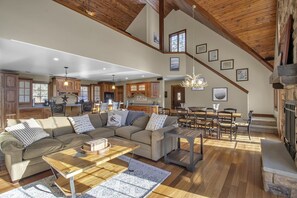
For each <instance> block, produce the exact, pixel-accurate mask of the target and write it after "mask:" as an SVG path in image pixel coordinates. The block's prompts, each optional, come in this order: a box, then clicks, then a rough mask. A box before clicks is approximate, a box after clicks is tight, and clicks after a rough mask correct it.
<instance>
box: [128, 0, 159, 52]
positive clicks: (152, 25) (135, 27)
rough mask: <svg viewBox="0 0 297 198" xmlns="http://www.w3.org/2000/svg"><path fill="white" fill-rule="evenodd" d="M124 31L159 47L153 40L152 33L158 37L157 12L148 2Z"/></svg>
mask: <svg viewBox="0 0 297 198" xmlns="http://www.w3.org/2000/svg"><path fill="white" fill-rule="evenodd" d="M126 31H127V32H129V33H130V34H132V35H133V36H135V37H137V38H139V39H141V40H143V41H145V42H147V43H148V44H150V45H152V46H154V47H156V48H159V44H157V43H155V42H154V35H157V36H158V37H159V14H158V13H157V12H156V11H155V10H154V9H153V8H152V7H151V6H150V5H149V4H146V6H145V7H144V8H143V9H142V10H141V12H140V13H139V14H138V15H137V17H136V18H135V19H134V20H133V22H132V23H131V24H130V25H129V27H128V28H127V30H126Z"/></svg>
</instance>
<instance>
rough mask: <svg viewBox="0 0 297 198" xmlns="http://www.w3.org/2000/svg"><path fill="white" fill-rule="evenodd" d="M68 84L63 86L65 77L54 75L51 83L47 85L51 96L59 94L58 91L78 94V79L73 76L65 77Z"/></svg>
mask: <svg viewBox="0 0 297 198" xmlns="http://www.w3.org/2000/svg"><path fill="white" fill-rule="evenodd" d="M67 81H68V86H64V82H65V78H64V77H54V78H53V79H52V82H51V85H50V86H49V87H50V88H51V89H52V91H49V93H51V95H50V98H51V97H55V96H59V95H60V93H73V94H76V95H79V94H80V86H81V85H80V80H78V79H74V78H67Z"/></svg>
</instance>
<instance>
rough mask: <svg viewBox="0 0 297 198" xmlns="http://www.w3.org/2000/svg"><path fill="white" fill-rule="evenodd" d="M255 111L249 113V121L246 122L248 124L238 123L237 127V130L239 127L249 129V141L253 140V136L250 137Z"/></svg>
mask: <svg viewBox="0 0 297 198" xmlns="http://www.w3.org/2000/svg"><path fill="white" fill-rule="evenodd" d="M253 112H254V111H253V110H251V111H249V114H248V119H247V120H246V122H236V123H235V124H236V127H237V130H238V128H239V127H244V128H246V129H247V132H248V134H249V139H250V140H251V135H250V128H251V123H252V120H253Z"/></svg>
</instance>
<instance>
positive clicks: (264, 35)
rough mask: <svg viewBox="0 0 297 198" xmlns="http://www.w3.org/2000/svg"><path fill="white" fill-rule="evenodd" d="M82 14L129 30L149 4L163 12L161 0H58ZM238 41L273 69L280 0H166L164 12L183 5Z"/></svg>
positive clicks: (221, 32)
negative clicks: (160, 8)
mask: <svg viewBox="0 0 297 198" xmlns="http://www.w3.org/2000/svg"><path fill="white" fill-rule="evenodd" d="M54 1H56V2H58V3H60V4H62V5H65V6H66V7H68V8H70V9H72V10H75V11H77V12H79V13H81V14H84V15H87V16H89V15H88V14H87V13H86V10H89V11H91V12H94V16H89V17H91V18H93V19H94V20H97V21H100V22H102V23H104V24H107V25H109V26H112V27H115V28H117V29H119V30H122V31H125V30H126V29H127V28H128V27H129V25H130V24H131V23H132V21H133V20H134V19H135V18H136V16H137V15H138V14H139V12H140V11H141V10H142V8H143V7H144V6H145V4H149V5H150V6H152V7H153V9H154V10H156V11H157V12H159V0H54ZM193 4H196V6H197V8H196V12H195V18H196V19H197V20H198V21H200V22H201V23H203V24H204V25H206V26H208V27H209V28H211V29H212V30H214V31H216V32H217V33H218V34H220V35H222V36H224V37H225V38H227V39H229V40H230V41H231V42H233V43H234V44H236V45H238V46H239V47H241V48H242V49H244V50H245V51H247V52H248V53H250V54H251V55H252V56H254V57H255V58H256V59H257V60H259V61H260V62H261V63H262V64H263V65H264V66H266V67H267V68H268V69H270V70H272V68H273V61H274V41H275V30H276V29H275V28H276V4H277V3H276V0H164V16H167V15H168V14H169V13H170V12H171V11H172V10H173V9H175V10H177V9H180V10H181V11H183V12H185V13H186V14H188V15H190V16H192V5H193Z"/></svg>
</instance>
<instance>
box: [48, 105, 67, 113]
mask: <svg viewBox="0 0 297 198" xmlns="http://www.w3.org/2000/svg"><path fill="white" fill-rule="evenodd" d="M50 107H51V112H52V116H66V103H61V104H56V103H55V102H53V103H51V104H50Z"/></svg>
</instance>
